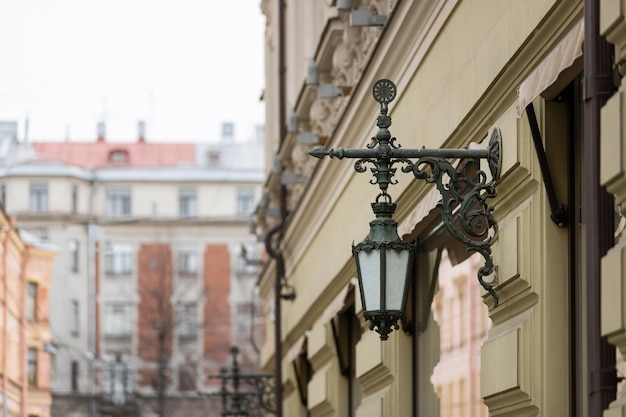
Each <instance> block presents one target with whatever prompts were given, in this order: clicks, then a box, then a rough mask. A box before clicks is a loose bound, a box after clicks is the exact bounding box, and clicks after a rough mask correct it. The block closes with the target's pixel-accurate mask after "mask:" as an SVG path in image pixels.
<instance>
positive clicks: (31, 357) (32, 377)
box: [27, 347, 37, 387]
mask: <svg viewBox="0 0 626 417" xmlns="http://www.w3.org/2000/svg"><path fill="white" fill-rule="evenodd" d="M27 372H28V385H30V386H31V387H35V386H37V348H32V347H30V348H28V364H27Z"/></svg>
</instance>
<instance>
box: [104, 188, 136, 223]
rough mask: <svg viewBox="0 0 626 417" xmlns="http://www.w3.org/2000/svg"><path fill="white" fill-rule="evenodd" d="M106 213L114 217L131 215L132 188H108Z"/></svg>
mask: <svg viewBox="0 0 626 417" xmlns="http://www.w3.org/2000/svg"><path fill="white" fill-rule="evenodd" d="M106 214H107V215H108V216H113V217H124V216H130V189H128V188H111V189H108V190H107V193H106Z"/></svg>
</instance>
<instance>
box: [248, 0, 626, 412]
mask: <svg viewBox="0 0 626 417" xmlns="http://www.w3.org/2000/svg"><path fill="white" fill-rule="evenodd" d="M261 7H262V10H263V12H264V13H265V15H266V18H267V26H266V34H265V37H266V91H265V94H264V97H265V99H266V109H267V119H266V137H267V139H268V140H267V142H266V152H267V153H266V155H267V157H266V161H267V162H268V164H267V165H266V166H267V167H270V166H273V167H274V169H272V170H269V169H267V170H266V179H265V185H264V187H265V193H266V194H267V196H268V199H267V200H265V201H264V204H261V205H259V207H258V208H257V212H256V214H257V221H258V223H259V224H260V225H261V226H262V228H263V230H264V232H265V233H267V234H268V235H269V237H267V238H266V247H267V249H268V253H269V255H270V262H269V263H268V265H267V266H266V267H265V268H264V270H263V271H262V274H261V277H260V281H259V288H260V292H261V295H262V297H263V298H264V300H265V301H266V303H267V304H272V305H274V306H275V308H274V310H273V313H274V315H273V316H268V319H273V321H272V322H271V323H272V324H270V325H268V334H267V338H266V340H267V342H266V344H265V345H264V347H263V350H262V355H261V364H262V366H263V367H264V368H265V369H267V370H270V369H273V370H274V372H275V373H276V374H277V376H279V377H280V378H281V381H282V385H280V386H279V388H278V389H277V394H278V395H279V396H280V398H279V400H278V401H277V402H278V408H277V412H278V414H279V417H281V416H289V417H297V416H311V417H321V416H358V417H374V416H386V417H400V416H402V417H404V416H428V417H431V416H436V415H441V416H483V415H484V416H486V415H490V416H536V415H542V416H598V417H599V416H601V415H605V416H607V417H608V416H618V415H619V416H621V415H624V413H625V409H624V404H625V403H626V402H625V401H624V397H623V396H624V393H623V392H622V391H621V390H618V389H617V382H618V380H617V378H616V372H615V367H616V365H615V361H616V359H615V358H616V353H617V356H619V357H621V356H622V355H623V354H624V353H625V349H626V346H625V345H624V340H626V338H624V334H625V326H626V321H625V320H624V317H625V315H624V311H626V299H625V297H626V296H625V295H624V294H625V293H624V288H626V286H625V284H624V283H625V279H626V275H625V274H626V272H625V266H624V265H625V263H624V249H623V248H624V241H623V234H622V233H621V232H622V227H623V226H622V223H623V215H624V205H623V202H624V200H625V199H626V194H625V192H624V190H625V189H626V188H625V187H624V178H626V176H625V167H626V159H625V158H626V153H625V152H624V149H626V136H625V131H624V123H623V120H624V117H625V113H624V108H625V103H626V101H625V99H624V97H625V95H624V87H623V86H622V74H626V72H625V70H624V60H625V57H626V56H625V55H624V50H625V49H626V48H625V45H626V30H624V28H625V27H626V19H625V13H626V5H625V4H624V2H622V1H619V0H615V1H614V0H602V1H592V0H586V1H584V2H583V1H561V0H529V1H523V2H520V1H483V0H435V1H418V0H402V1H395V0H382V1H371V0H345V1H344V0H316V1H307V2H301V1H297V0H263V1H262V2H261ZM381 79H387V80H391V81H392V82H393V83H394V84H395V89H393V88H392V87H390V84H388V83H385V84H376V82H377V81H378V80H381ZM381 85H382V87H381ZM375 86H376V87H375ZM373 89H374V95H375V97H377V98H378V99H379V102H380V103H381V104H379V102H377V101H375V99H374V98H375V97H373V95H372V93H373ZM377 89H378V90H377ZM383 89H384V90H385V91H382V90H383ZM390 91H391V92H392V93H393V94H391V93H390ZM393 96H395V97H393ZM389 97H391V98H392V99H393V101H391V100H390V99H389ZM381 100H382V101H381ZM384 100H388V101H387V102H384V104H382V103H383V101H384ZM387 107H388V116H389V117H390V118H391V120H392V123H391V125H390V126H384V127H381V125H380V124H379V128H377V127H376V126H377V123H381V122H380V119H379V117H383V119H382V120H383V124H384V121H385V120H387V119H386V118H385V117H386V115H384V113H383V110H384V111H387ZM387 128H388V130H389V132H390V135H391V137H393V138H395V142H393V141H392V143H393V144H395V145H401V146H402V148H400V151H398V152H401V151H402V149H405V150H406V149H421V148H422V147H424V148H426V149H435V150H436V149H474V150H476V152H477V153H476V155H478V154H480V152H483V154H484V152H487V150H488V152H489V155H490V156H493V155H494V154H493V153H492V149H493V148H492V146H491V145H490V142H491V139H493V138H497V137H498V136H499V137H500V138H501V147H500V148H499V155H498V156H499V158H497V157H494V158H493V161H494V162H495V166H497V167H498V168H499V173H498V172H497V170H496V171H494V170H490V168H493V167H489V166H487V165H486V164H485V163H484V162H483V163H481V165H480V167H479V168H480V169H481V171H482V173H476V172H475V171H473V172H474V173H473V174H472V173H470V176H471V175H476V176H477V177H476V178H483V179H484V180H485V182H490V181H491V180H492V179H493V180H495V192H496V196H494V197H488V196H486V194H479V195H481V196H483V197H485V198H486V200H485V201H486V204H487V205H489V206H492V207H493V212H490V211H489V209H488V208H487V209H485V208H484V207H482V206H481V207H482V209H483V210H487V211H483V212H482V213H483V215H484V217H483V219H486V221H487V223H483V225H487V229H489V230H490V231H491V232H489V233H490V234H489V236H495V237H493V242H492V244H490V245H488V247H489V248H490V251H491V253H490V254H488V253H487V252H489V251H486V252H485V254H487V255H486V256H487V258H489V259H493V263H494V265H495V266H494V268H493V271H488V272H487V275H486V276H484V277H482V278H483V280H484V281H485V285H484V287H483V286H481V285H480V283H479V279H478V278H479V275H478V273H477V270H478V269H479V268H482V267H483V265H486V263H487V260H486V259H483V257H481V256H480V254H474V255H472V251H469V252H468V251H466V249H467V247H466V243H462V242H460V241H459V240H458V239H455V238H454V237H452V236H451V235H450V234H449V233H448V232H447V230H448V228H447V226H448V225H449V223H445V222H444V221H443V220H442V217H441V215H440V209H441V205H443V204H444V202H443V200H444V197H445V198H448V196H449V194H448V193H452V191H451V188H448V189H447V190H448V191H444V192H440V191H438V190H437V189H436V188H435V187H434V186H433V185H432V184H430V183H427V182H426V181H421V180H419V179H417V178H416V177H415V176H414V175H412V173H411V172H410V171H411V170H412V167H411V166H410V165H409V167H410V169H409V172H408V173H406V172H402V170H401V169H400V168H402V167H403V165H402V164H401V163H398V165H395V166H394V167H395V168H397V170H396V172H394V173H393V174H394V175H393V180H396V181H397V184H391V185H389V190H388V194H389V196H391V197H392V198H393V201H394V202H396V203H397V209H396V213H395V214H394V219H395V220H396V221H397V223H398V226H397V228H398V233H399V235H400V237H401V238H402V240H403V241H404V242H407V243H413V242H417V243H418V246H417V248H418V249H417V253H416V256H415V259H416V261H415V264H414V265H413V273H412V274H411V276H410V284H409V285H410V287H409V296H408V301H407V310H406V313H405V315H404V319H403V320H401V322H400V323H399V329H398V330H394V331H392V332H391V333H390V334H389V338H388V340H386V341H381V339H380V337H379V335H378V333H376V332H374V331H372V330H370V323H368V322H367V321H366V320H365V319H364V312H363V303H362V299H365V298H366V297H368V296H369V294H371V289H370V288H365V295H361V290H362V289H361V288H360V287H359V285H358V283H357V280H356V278H357V268H356V265H355V262H354V259H353V255H352V253H353V252H352V246H353V245H356V244H357V242H360V241H361V240H362V239H363V238H365V237H366V236H367V235H368V231H369V222H370V221H372V220H373V219H374V215H373V213H372V211H371V210H370V203H373V202H374V200H375V199H376V198H377V194H378V193H379V189H378V187H377V185H376V184H374V185H372V184H370V181H372V182H374V183H375V182H376V181H377V178H380V177H372V176H371V175H372V172H371V171H370V167H371V166H372V165H371V164H368V161H365V162H363V163H362V164H361V165H359V163H357V164H356V167H355V161H356V160H352V159H350V160H345V159H349V158H350V154H349V153H344V154H341V152H340V151H338V150H337V149H338V148H344V149H355V148H356V149H367V148H366V145H368V144H372V146H374V145H377V143H376V141H374V143H372V138H374V137H376V138H378V136H377V135H379V134H380V132H381V131H383V130H385V129H387ZM377 132H378V133H377ZM387 140H389V139H387ZM377 146H380V141H379V142H378V145H377ZM318 147H324V149H326V150H329V149H331V148H332V149H334V151H333V152H335V153H334V154H332V155H333V156H335V157H336V158H332V159H331V158H328V157H326V158H324V159H322V160H320V159H317V158H313V157H311V156H310V155H309V154H308V152H309V151H311V150H312V149H314V148H318ZM481 149H482V150H484V151H480V150H481ZM479 151H480V152H479ZM356 153H357V152H355V153H353V154H352V155H354V154H356ZM359 155H361V157H362V158H368V157H367V156H363V155H366V154H365V153H360V154H359ZM367 155H371V154H367ZM343 156H345V158H344V160H341V158H342V157H343ZM383 156H384V155H383ZM383 156H381V154H378V156H377V157H378V158H383ZM371 158H374V157H371ZM472 158H474V157H472ZM476 158H478V157H476ZM452 159H454V158H452ZM470 159H471V158H470ZM271 161H274V162H275V163H274V164H273V165H270V164H269V162H271ZM403 163H404V164H406V162H403ZM416 163H417V162H416ZM451 163H456V162H454V161H451ZM464 163H465V162H464V161H460V162H459V164H460V165H458V166H465V165H462V164H464ZM404 166H406V165H404ZM363 167H364V168H363ZM355 168H357V169H359V170H361V168H363V169H362V171H364V172H355ZM430 172H433V171H428V172H427V174H425V175H424V176H426V177H427V176H428V175H430ZM483 173H484V177H482V175H483ZM373 174H374V175H376V174H379V172H378V173H377V172H374V173H373ZM498 174H499V175H498ZM293 179H298V181H292V180H293ZM392 182H393V181H392ZM442 187H445V184H444V185H443V186H442ZM485 192H487V193H489V191H488V190H487V189H485ZM387 198H388V197H385V199H387ZM439 201H442V203H441V204H440V205H439V206H438V204H437V203H438V202H439ZM466 208H467V207H465V208H464V207H459V206H453V209H452V210H451V212H450V213H451V214H452V215H455V213H459V212H458V211H455V210H465V209H466ZM272 210H273V211H274V212H276V211H278V212H279V213H281V214H282V216H281V217H280V218H278V219H276V218H272V217H270V216H269V215H268V214H269V213H271V212H272ZM484 213H491V215H492V216H493V217H490V215H487V214H484ZM492 220H493V223H491V221H492ZM496 232H497V234H496ZM485 239H489V238H485ZM470 255H471V256H470ZM363 262H364V261H363ZM381 262H382V261H381ZM487 269H489V268H487ZM381 275H384V273H383V272H381ZM486 289H489V290H491V292H492V293H493V294H492V293H490V292H488V291H487V290H486ZM287 293H295V299H293V300H286V299H284V298H283V299H281V298H280V297H279V295H281V294H283V295H285V294H287ZM494 295H495V296H497V297H498V298H497V301H498V302H497V303H496V298H494ZM362 297H363V298H362ZM268 322H269V321H268ZM616 399H617V401H614V400H616ZM603 413H604V414H603Z"/></svg>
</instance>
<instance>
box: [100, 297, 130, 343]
mask: <svg viewBox="0 0 626 417" xmlns="http://www.w3.org/2000/svg"><path fill="white" fill-rule="evenodd" d="M104 333H105V334H106V335H108V336H128V335H130V334H131V333H132V325H131V305H130V304H128V303H109V304H106V305H105V306H104Z"/></svg>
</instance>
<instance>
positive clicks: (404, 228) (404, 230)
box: [398, 186, 441, 237]
mask: <svg viewBox="0 0 626 417" xmlns="http://www.w3.org/2000/svg"><path fill="white" fill-rule="evenodd" d="M439 201H441V193H440V192H439V189H437V187H436V186H433V187H432V188H431V189H430V191H429V192H428V193H427V194H426V195H425V196H424V198H422V200H421V201H420V202H419V204H418V205H417V206H415V209H414V210H413V211H411V213H409V215H408V216H407V217H406V218H405V219H404V221H402V223H400V224H398V235H399V236H400V237H402V236H404V235H408V234H410V233H412V232H413V230H414V229H415V226H416V225H418V224H420V222H421V221H422V220H424V219H425V218H426V217H427V216H428V215H429V214H430V213H431V212H432V211H433V210H434V209H435V208H436V207H437V203H439Z"/></svg>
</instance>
